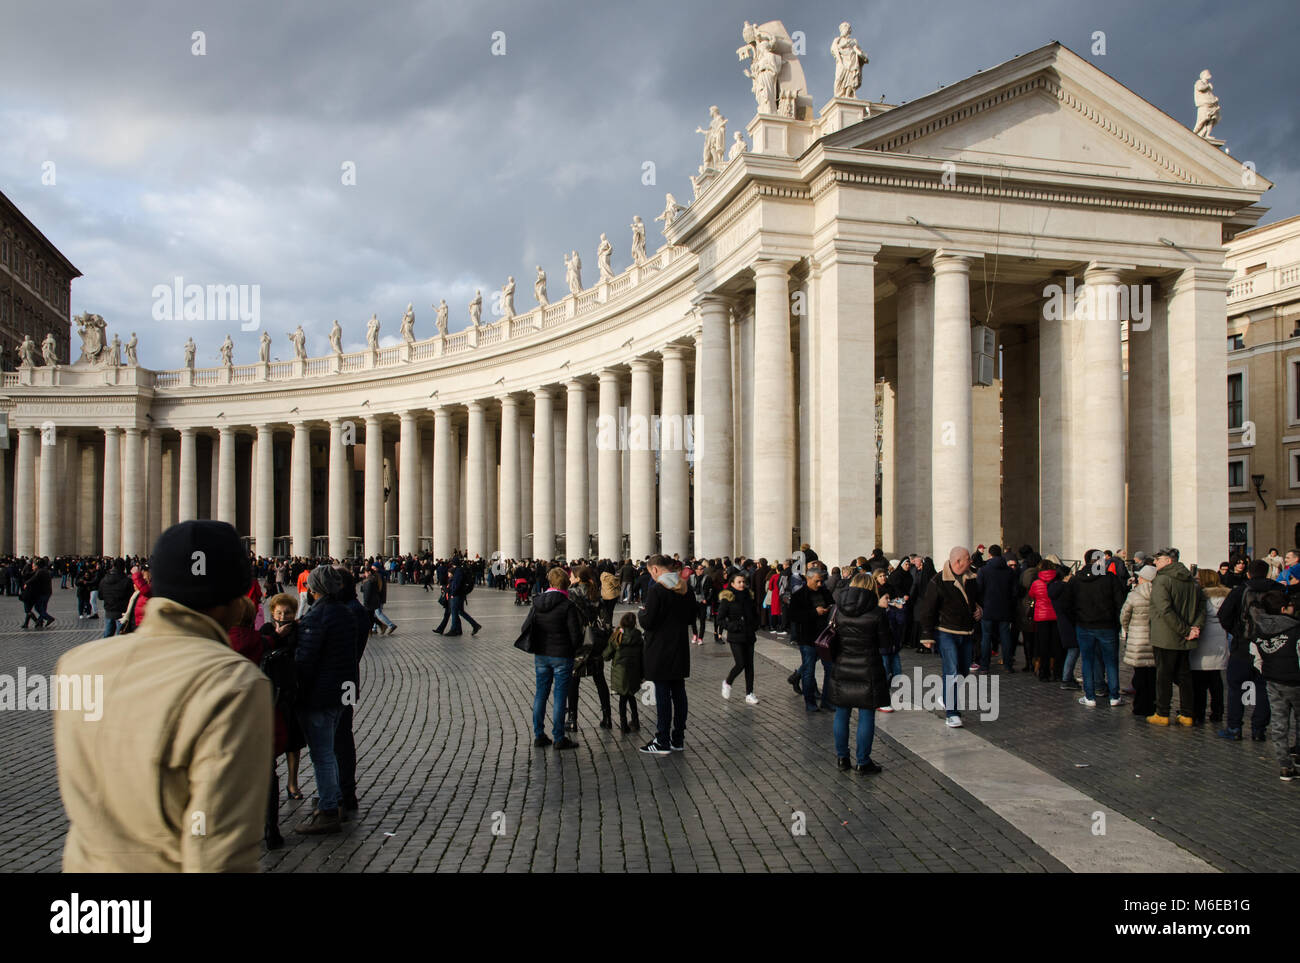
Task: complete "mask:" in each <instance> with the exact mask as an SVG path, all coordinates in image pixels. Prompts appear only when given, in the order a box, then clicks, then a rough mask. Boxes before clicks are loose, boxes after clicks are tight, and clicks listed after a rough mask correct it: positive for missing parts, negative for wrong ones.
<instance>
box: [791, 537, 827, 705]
mask: <svg viewBox="0 0 1300 963" xmlns="http://www.w3.org/2000/svg"><path fill="white" fill-rule="evenodd" d="M834 605H835V599H834V597H833V596H832V595H831V593H830V590H829V589H827V588H826V570H825V569H824V568H823V567H822V565H821V563H820V562H816V563H814V564H812V565H810V566H808V569H807V572H806V577H805V579H804V584H803V585H802V586H800V587H799V588H797V589H795V591H794V592H793V593H792V594H791V595H790V614H789V624H790V625H791V630H790V631H791V632H793V633H794V639H795V642H796V643H798V645H799V655H800V656H801V657H802V659H803V661H802V664H801V665H800V667H799V686H798V688H797V689H796V691H798V692H802V694H803V704H804V709H806V710H807V711H808V712H816V711H817V698H818V697H817V662H818V659H817V646H816V645H815V644H814V643H815V642H816V641H817V636H819V635H821V634H822V631H823V630H824V629H825V628H826V625H827V623H829V622H830V618H831V609H832V608H833V607H834ZM830 671H831V666H830V663H829V662H827V661H824V660H823V661H822V690H823V691H822V696H821V699H822V702H821V708H823V709H829V708H831V706H830V703H828V702H827V701H826V693H825V688H826V686H825V682H826V679H827V677H829V675H830ZM792 684H793V683H792Z"/></svg>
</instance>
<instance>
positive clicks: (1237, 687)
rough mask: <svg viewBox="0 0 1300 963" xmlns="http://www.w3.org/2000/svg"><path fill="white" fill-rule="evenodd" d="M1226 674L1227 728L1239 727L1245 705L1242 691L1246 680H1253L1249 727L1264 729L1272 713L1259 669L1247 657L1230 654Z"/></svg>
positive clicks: (1255, 730)
mask: <svg viewBox="0 0 1300 963" xmlns="http://www.w3.org/2000/svg"><path fill="white" fill-rule="evenodd" d="M1227 674H1228V684H1227V686H1226V690H1227V700H1228V718H1227V723H1226V724H1227V727H1228V728H1229V729H1240V728H1241V724H1242V721H1243V720H1244V718H1245V716H1246V705H1245V703H1244V702H1243V700H1242V692H1243V690H1244V686H1245V684H1246V683H1247V682H1253V683H1254V684H1255V705H1254V707H1253V708H1251V711H1250V728H1251V731H1252V732H1264V731H1266V730H1267V729H1268V723H1269V720H1270V719H1271V718H1272V714H1273V713H1272V707H1271V706H1270V705H1269V702H1268V686H1266V685H1265V684H1264V678H1263V676H1261V675H1260V674H1259V670H1258V669H1256V668H1255V665H1254V663H1253V662H1252V661H1251V660H1250V658H1249V657H1242V656H1230V657H1229V658H1228V672H1227Z"/></svg>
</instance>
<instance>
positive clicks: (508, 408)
mask: <svg viewBox="0 0 1300 963" xmlns="http://www.w3.org/2000/svg"><path fill="white" fill-rule="evenodd" d="M519 497H520V491H519V399H518V398H516V397H515V396H514V395H503V396H502V398H501V533H500V538H499V541H498V544H499V545H500V547H501V555H502V557H503V558H520V557H521V555H520V545H519V520H520V514H519Z"/></svg>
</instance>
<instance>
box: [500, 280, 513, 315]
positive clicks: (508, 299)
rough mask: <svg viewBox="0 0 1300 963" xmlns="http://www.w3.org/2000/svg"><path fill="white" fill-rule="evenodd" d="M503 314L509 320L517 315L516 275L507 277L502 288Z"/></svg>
mask: <svg viewBox="0 0 1300 963" xmlns="http://www.w3.org/2000/svg"><path fill="white" fill-rule="evenodd" d="M501 316H502V317H503V318H505V319H507V320H509V319H510V318H513V317H514V316H515V276H514V275H513V274H512V275H510V276H509V277H508V278H506V283H505V285H504V286H503V287H502V288H501Z"/></svg>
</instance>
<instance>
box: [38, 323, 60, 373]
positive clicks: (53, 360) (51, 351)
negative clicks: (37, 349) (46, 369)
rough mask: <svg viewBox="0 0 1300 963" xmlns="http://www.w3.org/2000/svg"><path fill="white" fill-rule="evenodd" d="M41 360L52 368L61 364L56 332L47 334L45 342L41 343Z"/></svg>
mask: <svg viewBox="0 0 1300 963" xmlns="http://www.w3.org/2000/svg"><path fill="white" fill-rule="evenodd" d="M41 358H42V360H44V362H45V363H46V364H47V365H49V366H50V367H51V368H52V367H54V366H55V365H56V364H58V363H59V346H58V345H57V344H55V343H54V332H53V331H47V332H45V340H44V341H42V342H41Z"/></svg>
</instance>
